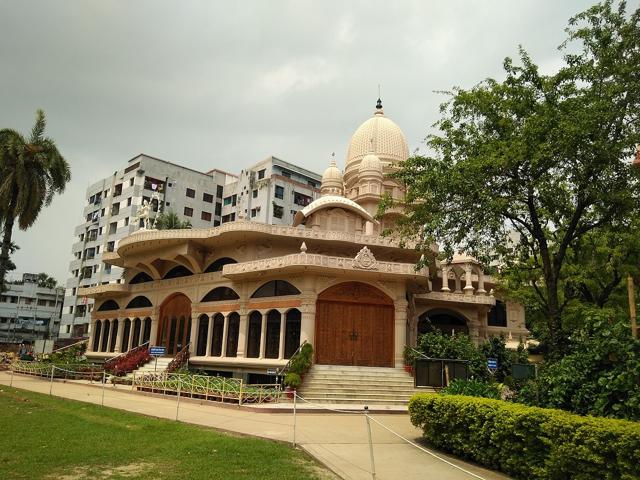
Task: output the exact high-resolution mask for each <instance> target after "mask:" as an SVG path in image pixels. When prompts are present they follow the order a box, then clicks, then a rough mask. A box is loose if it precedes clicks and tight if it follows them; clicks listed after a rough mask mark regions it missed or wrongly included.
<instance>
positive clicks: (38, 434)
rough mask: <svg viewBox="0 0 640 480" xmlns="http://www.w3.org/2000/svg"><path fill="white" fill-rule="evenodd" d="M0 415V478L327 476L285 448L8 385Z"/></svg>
mask: <svg viewBox="0 0 640 480" xmlns="http://www.w3.org/2000/svg"><path fill="white" fill-rule="evenodd" d="M0 412H1V413H0V479H7V480H8V479H34V478H44V479H63V480H80V479H89V478H90V479H109V480H111V479H124V478H126V479H147V478H148V479H154V480H155V479H160V478H161V479H225V480H226V479H252V480H253V479H265V480H268V479H307V478H308V479H320V478H328V477H330V475H329V474H328V472H326V471H324V470H322V469H321V468H320V467H319V466H318V465H317V464H316V463H315V462H314V461H312V460H310V459H309V458H308V457H307V456H306V455H305V454H303V453H302V452H300V451H297V450H294V449H292V448H291V447H290V446H287V445H285V444H281V443H277V442H272V441H268V440H261V439H256V438H250V437H240V436H235V435H231V434H227V433H221V432H217V431H215V430H211V429H207V428H204V427H198V426H194V425H187V424H183V423H177V422H171V421H169V420H161V419H155V418H150V417H145V416H142V415H136V414H132V413H128V412H124V411H121V410H115V409H112V408H107V407H100V406H98V405H92V404H87V403H81V402H76V401H72V400H63V399H59V398H55V397H49V396H46V395H42V394H39V393H34V392H28V391H24V390H18V389H15V388H10V387H7V386H1V387H0Z"/></svg>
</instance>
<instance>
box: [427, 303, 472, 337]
mask: <svg viewBox="0 0 640 480" xmlns="http://www.w3.org/2000/svg"><path fill="white" fill-rule="evenodd" d="M436 330H438V331H440V332H443V333H467V334H468V333H469V328H468V327H467V321H466V320H465V319H464V318H463V317H462V316H461V315H459V314H457V313H456V312H453V311H451V310H445V309H434V310H429V311H428V312H425V313H423V314H422V315H420V317H419V318H418V334H420V335H424V334H425V333H430V332H434V331H436Z"/></svg>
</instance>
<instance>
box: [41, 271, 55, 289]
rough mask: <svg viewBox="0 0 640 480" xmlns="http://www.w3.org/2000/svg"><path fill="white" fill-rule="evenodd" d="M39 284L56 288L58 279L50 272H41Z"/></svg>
mask: <svg viewBox="0 0 640 480" xmlns="http://www.w3.org/2000/svg"><path fill="white" fill-rule="evenodd" d="M38 286H39V287H42V288H56V287H57V286H58V281H57V280H56V279H55V278H53V277H50V276H49V275H48V274H46V273H44V272H41V273H39V274H38Z"/></svg>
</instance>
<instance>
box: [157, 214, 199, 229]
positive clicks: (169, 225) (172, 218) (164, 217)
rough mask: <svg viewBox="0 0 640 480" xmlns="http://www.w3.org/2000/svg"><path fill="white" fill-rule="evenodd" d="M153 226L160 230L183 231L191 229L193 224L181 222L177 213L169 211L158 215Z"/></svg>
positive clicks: (187, 221) (185, 221)
mask: <svg viewBox="0 0 640 480" xmlns="http://www.w3.org/2000/svg"><path fill="white" fill-rule="evenodd" d="M153 226H154V228H157V229H158V230H182V229H185V228H191V222H190V221H189V220H184V221H182V220H180V217H178V214H177V213H176V212H174V211H173V210H169V211H168V212H166V213H164V212H163V213H161V214H160V215H158V216H157V217H156V221H155V224H154V225H153Z"/></svg>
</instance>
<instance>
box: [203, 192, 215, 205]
mask: <svg viewBox="0 0 640 480" xmlns="http://www.w3.org/2000/svg"><path fill="white" fill-rule="evenodd" d="M202 201H203V202H207V203H213V195H211V194H210V193H203V194H202Z"/></svg>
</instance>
